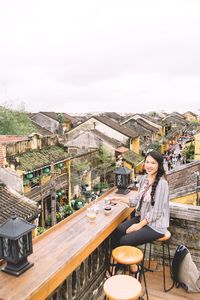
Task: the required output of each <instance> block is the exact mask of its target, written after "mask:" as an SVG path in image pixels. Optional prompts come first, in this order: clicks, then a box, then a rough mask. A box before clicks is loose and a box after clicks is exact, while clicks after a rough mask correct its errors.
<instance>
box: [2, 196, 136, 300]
mask: <svg viewBox="0 0 200 300" xmlns="http://www.w3.org/2000/svg"><path fill="white" fill-rule="evenodd" d="M109 193H110V194H109ZM131 193H132V192H131ZM108 194H109V195H111V194H114V190H112V191H111V192H108ZM108 194H107V195H108ZM107 195H105V194H104V195H102V196H101V197H100V198H99V199H98V200H97V203H99V204H102V202H103V200H104V198H105V197H106V196H107ZM129 196H130V194H129V195H127V197H129ZM132 210H133V209H130V208H127V206H126V205H125V204H123V203H119V204H118V205H117V206H115V207H114V208H113V211H112V213H111V215H109V216H105V214H104V212H103V211H102V212H100V213H99V214H98V215H97V220H96V222H95V223H90V222H88V220H87V217H86V207H84V208H82V209H80V210H79V211H77V212H76V213H74V214H73V215H71V216H69V217H68V218H67V219H65V220H63V221H61V222H60V223H58V224H56V225H55V226H53V227H52V228H50V229H49V230H47V231H46V232H45V233H44V234H42V235H41V236H39V237H38V238H36V239H35V240H34V243H33V253H32V254H31V255H30V257H29V258H28V260H29V261H30V262H32V263H34V266H33V267H32V268H30V269H29V270H27V271H26V272H25V273H23V274H21V275H20V276H19V277H14V276H11V275H9V274H6V273H3V272H1V273H0V283H1V286H0V299H4V300H11V299H12V300H15V299H16V300H18V299H20V300H25V299H32V300H36V299H37V300H38V299H40V300H42V299H52V300H53V299H70V300H71V299H81V300H82V299H92V298H91V297H90V298H87V296H86V295H87V294H88V293H90V295H91V293H97V292H98V288H99V285H100V282H102V279H103V274H104V271H105V269H106V267H107V266H108V260H109V254H110V246H109V243H110V240H109V237H110V235H111V233H112V232H113V231H114V230H115V228H116V227H117V226H118V225H119V224H120V223H121V222H122V221H123V220H124V219H126V218H127V217H128V216H129V215H130V213H131V212H132ZM13 286H14V287H15V288H14V289H13ZM95 291H96V292H95ZM61 295H63V296H62V297H61ZM95 297H96V296H95ZM95 297H94V299H95ZM96 299H97V298H96Z"/></svg>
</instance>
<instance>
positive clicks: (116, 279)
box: [103, 274, 142, 300]
mask: <svg viewBox="0 0 200 300" xmlns="http://www.w3.org/2000/svg"><path fill="white" fill-rule="evenodd" d="M103 290H104V293H105V295H106V299H109V300H134V299H138V297H140V295H141V293H142V286H141V284H140V282H139V281H138V280H137V279H135V278H134V277H132V276H129V275H122V274H120V275H114V276H111V277H110V278H108V279H107V280H106V281H105V282H104V285H103Z"/></svg>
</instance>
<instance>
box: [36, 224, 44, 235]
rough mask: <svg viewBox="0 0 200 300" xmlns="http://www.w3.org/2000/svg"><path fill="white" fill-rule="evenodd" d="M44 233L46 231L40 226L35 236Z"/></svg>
mask: <svg viewBox="0 0 200 300" xmlns="http://www.w3.org/2000/svg"><path fill="white" fill-rule="evenodd" d="M45 231H46V229H45V228H44V227H40V226H38V227H37V235H40V234H42V233H43V232H45Z"/></svg>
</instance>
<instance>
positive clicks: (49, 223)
mask: <svg viewBox="0 0 200 300" xmlns="http://www.w3.org/2000/svg"><path fill="white" fill-rule="evenodd" d="M45 225H46V226H48V227H50V226H51V215H49V216H48V217H47V218H46V221H45Z"/></svg>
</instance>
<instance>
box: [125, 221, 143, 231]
mask: <svg viewBox="0 0 200 300" xmlns="http://www.w3.org/2000/svg"><path fill="white" fill-rule="evenodd" d="M141 228H142V226H141V225H140V223H137V224H133V225H131V226H130V227H129V228H128V229H127V230H126V233H131V232H133V231H137V230H139V229H141Z"/></svg>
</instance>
